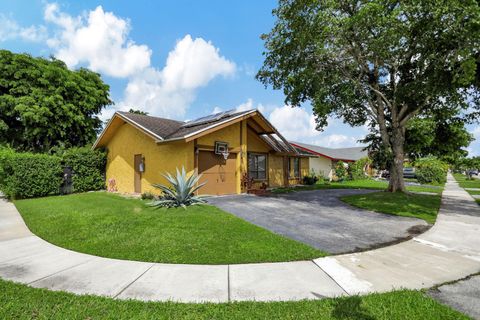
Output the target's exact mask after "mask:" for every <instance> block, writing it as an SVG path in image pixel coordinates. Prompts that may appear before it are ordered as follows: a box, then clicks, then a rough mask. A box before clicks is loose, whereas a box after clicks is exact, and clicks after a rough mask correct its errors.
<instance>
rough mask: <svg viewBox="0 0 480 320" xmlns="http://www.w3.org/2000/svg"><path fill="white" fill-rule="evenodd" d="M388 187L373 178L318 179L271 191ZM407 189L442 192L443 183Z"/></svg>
mask: <svg viewBox="0 0 480 320" xmlns="http://www.w3.org/2000/svg"><path fill="white" fill-rule="evenodd" d="M387 187H388V182H386V181H378V180H373V179H365V180H347V181H342V182H324V181H319V182H318V183H317V184H315V185H311V186H298V187H287V188H276V189H274V190H272V192H273V193H288V192H295V191H302V190H319V189H374V190H385V189H387ZM407 190H408V191H412V192H432V193H439V194H440V193H442V191H443V185H421V186H407Z"/></svg>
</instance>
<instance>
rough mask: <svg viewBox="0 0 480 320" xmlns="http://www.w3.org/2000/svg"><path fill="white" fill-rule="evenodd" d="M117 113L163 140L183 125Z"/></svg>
mask: <svg viewBox="0 0 480 320" xmlns="http://www.w3.org/2000/svg"><path fill="white" fill-rule="evenodd" d="M118 113H119V114H120V115H121V116H123V117H125V118H127V119H129V120H130V121H133V122H135V123H136V124H137V125H139V126H141V127H143V128H145V129H147V130H148V131H151V132H152V133H154V134H155V135H157V136H158V137H160V138H161V139H165V137H167V136H169V135H171V134H172V133H174V132H176V131H178V130H179V129H180V128H181V127H182V126H183V125H184V123H185V122H182V121H176V120H171V119H164V118H158V117H152V116H145V115H141V114H136V113H131V112H122V111H118Z"/></svg>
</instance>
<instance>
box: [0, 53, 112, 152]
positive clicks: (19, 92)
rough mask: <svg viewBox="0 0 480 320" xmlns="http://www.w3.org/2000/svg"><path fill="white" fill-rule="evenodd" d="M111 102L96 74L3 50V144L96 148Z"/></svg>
mask: <svg viewBox="0 0 480 320" xmlns="http://www.w3.org/2000/svg"><path fill="white" fill-rule="evenodd" d="M111 103H112V101H111V100H110V98H109V86H108V85H107V84H105V83H104V82H103V81H102V79H101V78H100V75H99V74H97V73H94V72H92V71H89V70H87V69H83V68H82V69H79V70H76V71H72V70H69V69H68V68H67V66H66V65H65V63H63V62H62V61H60V60H57V59H54V58H51V59H44V58H34V57H31V56H29V55H27V54H14V53H12V52H10V51H6V50H0V145H1V144H6V145H9V146H11V147H12V148H15V149H17V150H21V151H34V152H45V151H49V150H51V149H52V148H54V147H72V146H84V145H86V144H89V143H92V142H93V141H94V140H95V137H96V135H97V132H98V131H99V129H101V126H102V122H101V120H100V119H99V118H98V116H97V115H98V114H99V113H100V111H101V110H102V108H104V107H105V106H107V105H109V104H111Z"/></svg>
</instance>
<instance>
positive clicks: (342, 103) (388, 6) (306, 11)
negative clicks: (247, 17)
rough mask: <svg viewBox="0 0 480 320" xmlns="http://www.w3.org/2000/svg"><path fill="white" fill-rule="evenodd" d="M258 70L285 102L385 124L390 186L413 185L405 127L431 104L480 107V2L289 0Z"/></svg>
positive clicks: (322, 121) (322, 120)
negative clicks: (406, 175) (407, 177)
mask: <svg viewBox="0 0 480 320" xmlns="http://www.w3.org/2000/svg"><path fill="white" fill-rule="evenodd" d="M273 13H274V15H275V16H276V18H277V20H276V22H275V25H274V27H273V29H272V30H271V32H270V33H268V34H265V35H263V36H262V39H263V40H264V41H265V47H266V52H265V61H264V65H263V67H262V68H261V70H260V71H259V73H258V74H257V78H258V79H259V80H260V81H261V82H263V83H264V84H265V85H272V86H273V88H275V89H283V92H284V94H285V96H286V103H288V104H291V105H292V106H299V105H301V104H302V103H305V102H310V103H311V104H312V106H313V110H314V113H315V116H316V121H317V128H318V129H321V128H323V127H324V126H325V125H326V124H327V118H328V116H329V115H334V116H338V117H342V118H343V119H344V121H345V122H347V123H349V124H350V125H353V126H358V125H363V124H366V123H369V124H370V125H371V126H372V127H376V128H378V132H379V137H380V141H381V148H383V150H384V151H385V152H384V153H383V154H385V155H386V156H387V159H385V160H386V161H387V162H388V163H389V164H390V174H391V178H390V183H389V187H388V190H389V191H392V192H394V191H405V185H404V181H403V162H404V151H405V150H404V145H405V139H406V136H405V133H406V130H407V127H408V125H409V123H410V121H412V119H414V118H416V117H417V116H419V115H421V114H423V113H425V111H428V110H432V109H439V110H444V109H446V108H447V109H448V108H455V109H456V110H459V111H465V110H467V108H468V107H469V106H471V109H470V110H473V112H470V113H469V114H465V115H464V117H465V118H466V119H470V120H472V119H475V118H478V115H479V108H480V107H479V104H478V100H479V95H480V94H479V90H478V84H479V78H480V70H479V69H480V68H477V65H478V64H479V63H480V59H479V57H480V8H479V3H478V2H477V1H475V0H448V1H425V0H422V1H421V0H405V1H403V0H402V1H398V0H397V1H393V0H372V1H357V0H343V1H338V0H280V2H279V6H278V8H277V9H275V10H274V12H273Z"/></svg>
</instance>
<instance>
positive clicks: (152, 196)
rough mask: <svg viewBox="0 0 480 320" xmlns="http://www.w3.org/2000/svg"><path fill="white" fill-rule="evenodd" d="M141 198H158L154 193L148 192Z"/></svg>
mask: <svg viewBox="0 0 480 320" xmlns="http://www.w3.org/2000/svg"><path fill="white" fill-rule="evenodd" d="M140 197H141V199H142V200H153V199H155V198H156V196H155V195H154V194H153V193H151V192H148V191H147V192H144V193H142V194H141V195H140Z"/></svg>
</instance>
